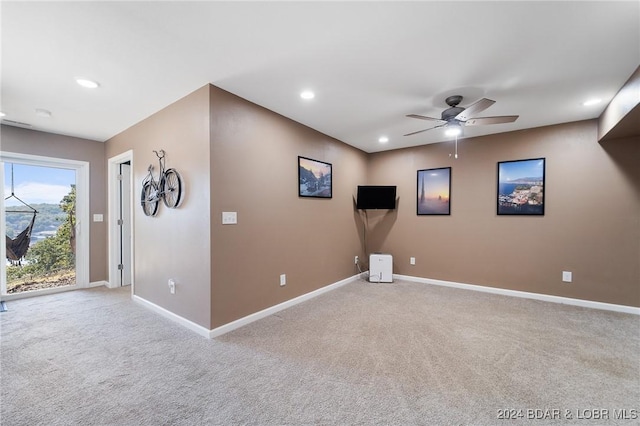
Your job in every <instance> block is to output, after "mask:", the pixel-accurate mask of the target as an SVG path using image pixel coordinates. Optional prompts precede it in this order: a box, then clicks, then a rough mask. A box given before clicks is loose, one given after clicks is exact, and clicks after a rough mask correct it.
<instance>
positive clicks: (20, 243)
mask: <svg viewBox="0 0 640 426" xmlns="http://www.w3.org/2000/svg"><path fill="white" fill-rule="evenodd" d="M10 198H15V199H16V200H18V201H19V202H20V203H22V205H24V206H25V207H27V208H28V209H29V210H6V213H22V214H32V215H33V216H32V217H31V222H29V225H27V227H26V228H25V229H24V230H23V231H22V232H20V233H19V234H18V235H17V236H16V237H15V238H11V237H9V236H8V235H5V237H6V246H7V259H9V260H11V261H12V262H20V260H21V259H22V258H23V257H24V255H25V254H27V251H28V250H29V244H30V243H31V232H32V231H33V225H34V224H35V222H36V215H37V214H38V211H37V210H36V209H35V208H33V207H32V206H30V205H29V204H27V203H25V202H24V201H22V200H21V199H20V198H18V196H17V195H16V194H15V193H14V191H13V164H11V195H9V196H8V197H7V198H5V199H4V200H5V201H7V200H8V199H10Z"/></svg>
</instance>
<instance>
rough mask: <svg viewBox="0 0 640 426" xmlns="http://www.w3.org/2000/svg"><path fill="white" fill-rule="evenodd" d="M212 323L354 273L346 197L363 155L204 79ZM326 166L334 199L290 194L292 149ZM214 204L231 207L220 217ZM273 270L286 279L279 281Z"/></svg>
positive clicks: (353, 225) (353, 227) (360, 177)
mask: <svg viewBox="0 0 640 426" xmlns="http://www.w3.org/2000/svg"><path fill="white" fill-rule="evenodd" d="M210 91H211V194H212V195H211V224H212V225H211V277H212V283H211V288H212V291H211V306H212V310H211V324H212V327H217V326H220V325H223V324H225V323H228V322H230V321H233V320H236V319H238V318H241V317H244V316H246V315H249V314H252V313H254V312H257V311H260V310H262V309H265V308H268V307H270V306H273V305H276V304H278V303H281V302H284V301H286V300H289V299H292V298H294V297H296V296H300V295H302V294H305V293H308V292H310V291H313V290H316V289H318V288H320V287H324V286H326V285H329V284H332V283H334V282H337V281H340V280H342V279H345V278H348V277H350V276H353V275H355V274H356V273H357V270H356V268H355V265H354V261H353V260H354V256H356V255H358V256H363V252H362V249H361V247H360V244H359V236H358V228H359V227H358V216H357V214H355V212H354V206H353V197H354V195H355V191H356V187H357V185H358V184H364V183H366V173H367V156H366V154H365V153H364V152H362V151H359V150H357V149H355V148H353V147H350V146H348V145H346V144H344V143H342V142H340V141H338V140H336V139H333V138H331V137H329V136H326V135H324V134H322V133H319V132H317V131H315V130H312V129H310V128H308V127H306V126H303V125H301V124H299V123H296V122H294V121H292V120H290V119H288V118H285V117H283V116H281V115H278V114H276V113H274V112H272V111H269V110H267V109H265V108H262V107H260V106H258V105H255V104H252V103H250V102H248V101H246V100H244V99H241V98H239V97H237V96H235V95H233V94H231V93H228V92H225V91H223V90H221V89H218V88H216V87H213V86H211V87H210ZM299 155H301V156H304V157H309V158H312V159H316V160H320V161H324V162H328V163H331V164H332V165H333V198H332V199H313V198H300V197H298V163H297V162H298V156H299ZM223 211H235V212H237V213H238V224H237V225H222V221H221V215H222V212H223ZM280 274H286V277H287V284H286V286H284V287H280V285H279V282H280V281H279V277H280Z"/></svg>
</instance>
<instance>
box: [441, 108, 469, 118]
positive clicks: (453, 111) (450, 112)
mask: <svg viewBox="0 0 640 426" xmlns="http://www.w3.org/2000/svg"><path fill="white" fill-rule="evenodd" d="M462 111H464V108H462V107H451V108H448V109H445V110H444V111H442V119H443V120H444V121H451V120H452V119H453V118H454V117H455V116H456V115H458V114H460V113H461V112H462Z"/></svg>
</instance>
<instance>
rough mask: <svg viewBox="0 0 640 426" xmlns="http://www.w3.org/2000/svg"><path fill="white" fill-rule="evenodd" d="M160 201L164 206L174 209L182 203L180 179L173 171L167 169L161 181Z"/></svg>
mask: <svg viewBox="0 0 640 426" xmlns="http://www.w3.org/2000/svg"><path fill="white" fill-rule="evenodd" d="M162 199H163V200H164V205H165V206H167V207H169V208H171V209H175V208H176V207H178V206H179V205H180V201H182V178H181V177H180V174H179V173H178V172H177V171H176V170H175V169H167V171H165V172H164V179H162Z"/></svg>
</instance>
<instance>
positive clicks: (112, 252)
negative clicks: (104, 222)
mask: <svg viewBox="0 0 640 426" xmlns="http://www.w3.org/2000/svg"><path fill="white" fill-rule="evenodd" d="M126 162H130V163H131V171H132V173H131V179H130V184H131V191H130V193H131V203H130V212H129V217H130V218H131V259H130V262H131V294H134V286H135V279H134V277H135V273H134V267H135V263H134V256H133V253H134V249H133V248H134V247H133V244H134V241H135V239H134V238H133V236H134V235H135V233H134V220H133V213H134V208H133V206H134V196H133V188H134V182H133V181H134V179H133V151H132V150H129V151H126V152H123V153H122V154H119V155H116V156H114V157H111V158H109V161H108V166H107V167H108V179H109V220H108V223H109V284H108V287H109V288H115V287H118V286H119V281H118V276H119V274H120V271H119V269H118V264H119V263H120V262H119V259H120V248H119V244H118V242H119V238H120V237H119V232H120V229H119V227H118V213H119V208H120V201H119V191H118V175H119V174H120V164H122V163H126Z"/></svg>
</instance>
